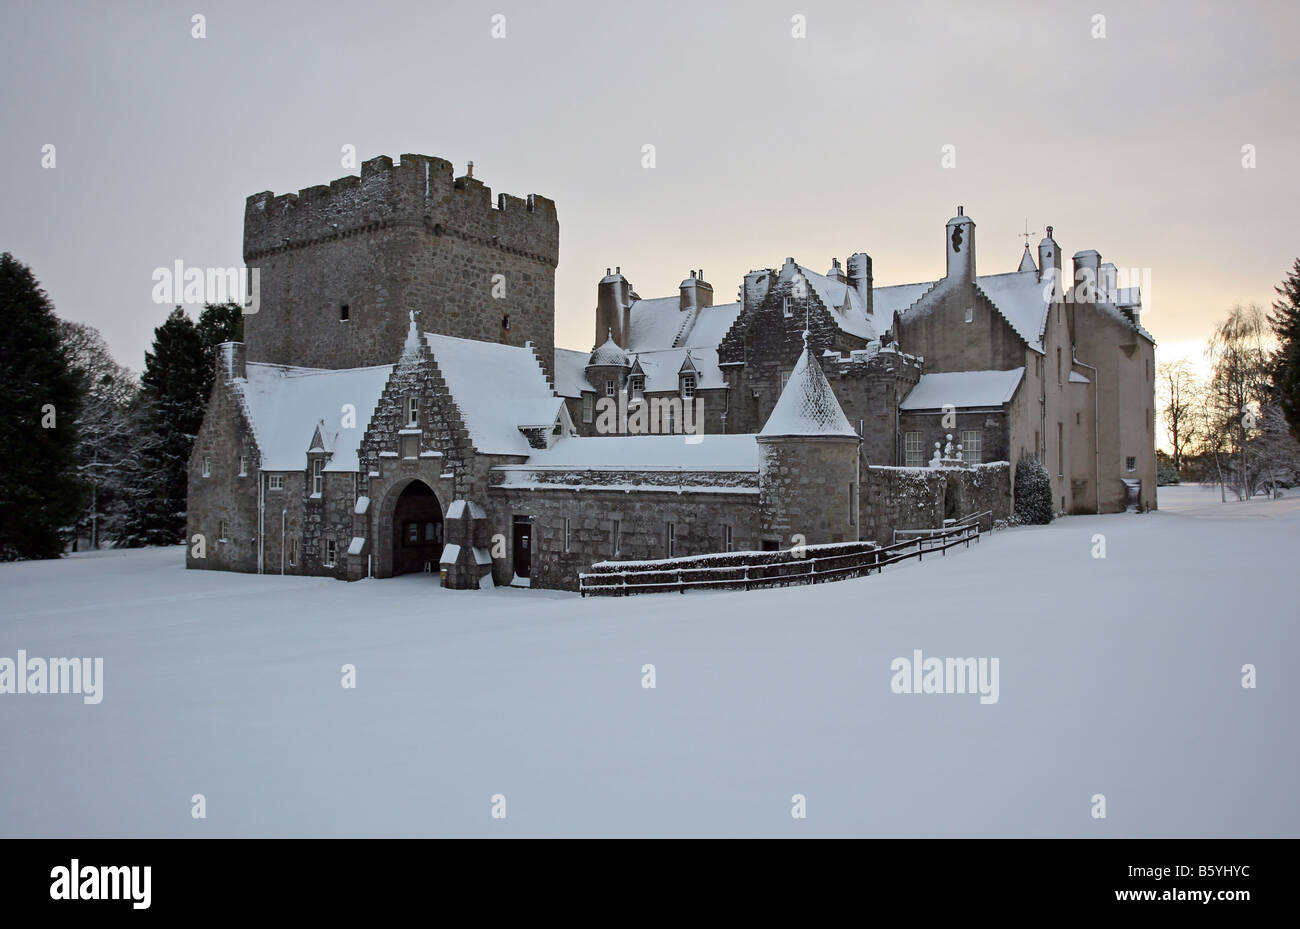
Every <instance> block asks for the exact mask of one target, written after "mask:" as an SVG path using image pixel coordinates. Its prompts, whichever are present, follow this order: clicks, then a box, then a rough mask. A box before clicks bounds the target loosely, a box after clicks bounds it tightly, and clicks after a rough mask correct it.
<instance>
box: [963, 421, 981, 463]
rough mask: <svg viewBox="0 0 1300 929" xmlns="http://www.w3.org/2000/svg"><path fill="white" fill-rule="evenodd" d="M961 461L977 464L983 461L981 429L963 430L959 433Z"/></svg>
mask: <svg viewBox="0 0 1300 929" xmlns="http://www.w3.org/2000/svg"><path fill="white" fill-rule="evenodd" d="M961 457H962V461H966V462H969V463H970V464H979V463H980V462H982V461H983V460H984V431H983V430H982V429H963V430H962V431H961Z"/></svg>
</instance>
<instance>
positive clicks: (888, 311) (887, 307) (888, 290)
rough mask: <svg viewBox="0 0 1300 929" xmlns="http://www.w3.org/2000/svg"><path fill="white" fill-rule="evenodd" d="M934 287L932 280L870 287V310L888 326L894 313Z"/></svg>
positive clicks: (905, 307)
mask: <svg viewBox="0 0 1300 929" xmlns="http://www.w3.org/2000/svg"><path fill="white" fill-rule="evenodd" d="M932 287H934V281H922V282H921V283H919V284H894V285H893V286H891V287H873V288H871V310H872V314H873V315H874V316H875V317H876V319H879V320H882V321H883V323H882V324H883V325H885V326H888V325H889V322H890V320H892V319H893V318H894V314H895V313H901V312H902V311H903V310H905V309H907V308H908V307H909V306H911V305H912V304H913V303H915V302H916V301H917V300H919V299H920V298H921V295H922V294H924V293H925V292H926V291H927V290H929V289H930V288H932Z"/></svg>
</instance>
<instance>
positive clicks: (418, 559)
mask: <svg viewBox="0 0 1300 929" xmlns="http://www.w3.org/2000/svg"><path fill="white" fill-rule="evenodd" d="M388 522H389V524H390V526H391V528H390V530H389V533H388V537H387V538H386V539H384V540H383V543H382V544H385V545H387V546H389V550H390V552H391V555H392V560H391V566H392V570H391V575H392V576H396V575H398V574H413V573H416V572H421V571H425V570H428V571H429V572H430V573H432V574H433V575H434V576H435V577H437V576H438V562H439V560H440V559H441V557H442V545H443V525H442V505H441V504H440V503H439V502H438V497H437V495H436V494H434V492H433V488H432V487H430V486H429V485H428V484H426V483H425V482H424V481H422V480H419V479H418V478H417V479H415V480H412V481H411V482H410V483H408V484H407V485H406V486H405V487H404V488H402V491H401V493H399V494H398V495H397V497H396V499H394V501H393V505H392V516H391V517H390V519H389V520H388Z"/></svg>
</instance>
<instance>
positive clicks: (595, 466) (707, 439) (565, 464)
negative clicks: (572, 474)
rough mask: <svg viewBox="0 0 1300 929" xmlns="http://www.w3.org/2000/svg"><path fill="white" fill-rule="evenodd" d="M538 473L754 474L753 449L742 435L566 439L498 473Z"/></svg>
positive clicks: (755, 454) (750, 440)
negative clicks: (676, 471) (674, 471)
mask: <svg viewBox="0 0 1300 929" xmlns="http://www.w3.org/2000/svg"><path fill="white" fill-rule="evenodd" d="M691 439H694V440H695V441H693V442H692V441H689V440H691ZM537 468H550V469H566V468H572V469H582V470H594V471H601V470H606V471H626V470H643V471H650V470H664V469H677V468H681V469H683V470H686V471H692V470H697V471H698V470H716V471H757V470H758V444H757V443H756V442H755V441H754V437H753V436H752V435H747V434H731V435H715V434H713V433H709V434H706V435H698V436H683V435H618V436H565V437H563V438H560V439H556V441H555V444H554V445H552V446H551V447H550V448H546V449H534V450H533V454H532V455H530V456H529V458H528V462H527V463H526V464H522V465H505V466H501V467H499V468H497V470H503V471H530V470H535V469H537Z"/></svg>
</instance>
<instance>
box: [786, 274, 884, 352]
mask: <svg viewBox="0 0 1300 929" xmlns="http://www.w3.org/2000/svg"><path fill="white" fill-rule="evenodd" d="M796 273H797V274H799V275H800V276H802V277H803V279H804V280H805V281H807V282H808V286H809V287H810V288H812V290H813V292H814V293H816V294H817V299H819V300H820V301H821V302H822V304H823V305H824V306H825V307H826V309H828V310H830V311H831V316H832V318H834V320H835V323H836V325H838V326H839V327H840V330H841V331H843V332H847V333H848V334H849V335H855V336H858V337H859V338H861V339H865V340H867V341H868V342H870V341H871V340H872V339H874V338H876V336H877V335H878V333H877V332H876V325H875V323H874V322H873V321H872V320H871V319H870V318H869V317H868V316H867V307H866V304H865V303H863V302H862V296H861V295H860V294H859V293H858V291H857V289H856V288H853V287H850V286H849V285H848V284H846V283H843V282H841V281H837V280H835V279H834V278H830V277H827V276H826V275H824V274H818V273H817V272H816V271H813V270H812V269H811V268H805V267H804V266H803V265H801V264H793V265H792V264H790V263H789V262H786V264H785V265H784V266H783V267H782V268H781V275H780V276H781V279H782V280H788V279H791V278H793V277H794V276H795V274H796ZM872 303H873V308H874V303H875V296H874V294H873V295H872Z"/></svg>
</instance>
